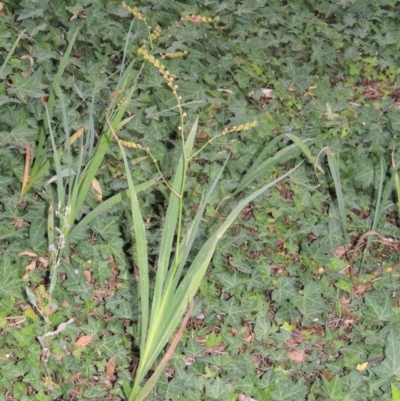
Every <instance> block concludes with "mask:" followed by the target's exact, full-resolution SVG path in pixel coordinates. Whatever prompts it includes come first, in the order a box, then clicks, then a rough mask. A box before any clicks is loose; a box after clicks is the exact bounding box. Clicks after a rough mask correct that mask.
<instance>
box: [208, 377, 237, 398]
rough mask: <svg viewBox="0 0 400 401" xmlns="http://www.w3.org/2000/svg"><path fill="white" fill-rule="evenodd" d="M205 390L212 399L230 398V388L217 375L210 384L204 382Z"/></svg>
mask: <svg viewBox="0 0 400 401" xmlns="http://www.w3.org/2000/svg"><path fill="white" fill-rule="evenodd" d="M205 391H206V395H207V397H210V398H211V399H212V400H218V401H220V400H230V394H231V389H230V388H229V386H228V385H227V384H226V383H224V381H223V380H221V379H220V378H218V377H217V378H216V379H215V380H214V381H213V382H212V383H211V384H208V383H207V384H206V386H205Z"/></svg>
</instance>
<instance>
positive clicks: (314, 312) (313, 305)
mask: <svg viewBox="0 0 400 401" xmlns="http://www.w3.org/2000/svg"><path fill="white" fill-rule="evenodd" d="M322 292H323V285H322V284H321V283H319V282H317V281H311V282H309V283H307V284H306V285H305V286H304V289H303V290H302V291H300V294H298V295H296V296H295V297H294V298H293V299H292V303H293V304H294V305H295V306H296V307H297V308H298V309H299V311H300V312H301V314H302V315H303V316H307V317H310V318H312V317H316V316H318V315H319V314H320V313H322V312H323V311H324V310H325V309H326V308H325V306H324V301H323V299H322V296H321V295H322Z"/></svg>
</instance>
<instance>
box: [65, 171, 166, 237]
mask: <svg viewBox="0 0 400 401" xmlns="http://www.w3.org/2000/svg"><path fill="white" fill-rule="evenodd" d="M157 181H158V180H157V179H153V180H150V181H146V182H144V183H142V184H138V185H136V192H137V193H140V192H143V191H145V190H146V189H148V188H150V187H151V186H153V185H154V184H155V183H156V182H157ZM130 196H131V192H130V190H129V189H127V190H126V191H123V192H119V193H118V194H116V195H114V196H112V197H110V198H108V199H107V200H105V201H103V202H101V203H100V204H99V205H98V206H96V208H95V209H93V210H92V211H91V212H90V213H88V214H87V215H86V216H85V217H84V218H83V219H82V220H81V221H80V222H79V223H78V224H76V225H75V226H74V228H73V229H72V230H71V232H70V233H69V235H68V241H69V242H71V241H73V240H74V238H75V237H76V236H77V235H79V233H80V232H81V231H82V230H83V229H84V228H85V227H86V226H87V225H88V224H89V223H90V222H91V221H92V220H93V219H95V218H96V217H97V216H99V215H103V214H104V213H105V212H106V211H107V210H109V209H111V208H112V207H114V206H115V205H117V204H118V203H120V202H123V201H124V200H125V199H128V198H129V197H130Z"/></svg>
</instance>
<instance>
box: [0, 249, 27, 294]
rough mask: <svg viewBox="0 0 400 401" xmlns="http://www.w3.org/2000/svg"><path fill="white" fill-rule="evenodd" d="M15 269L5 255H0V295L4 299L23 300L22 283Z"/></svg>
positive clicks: (8, 257)
mask: <svg viewBox="0 0 400 401" xmlns="http://www.w3.org/2000/svg"><path fill="white" fill-rule="evenodd" d="M15 267H16V266H15V265H14V264H13V263H12V262H11V258H10V256H9V255H8V254H7V253H3V255H0V282H1V285H0V294H2V295H3V296H6V297H16V298H23V295H22V294H23V290H22V285H23V281H22V280H21V278H20V277H19V274H18V271H17V269H16V268H15Z"/></svg>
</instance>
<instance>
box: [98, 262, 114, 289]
mask: <svg viewBox="0 0 400 401" xmlns="http://www.w3.org/2000/svg"><path fill="white" fill-rule="evenodd" d="M111 270H112V267H111V266H110V263H109V262H106V261H104V260H99V261H98V262H97V267H96V268H95V269H94V271H93V276H94V278H95V279H96V280H97V281H98V282H99V284H100V286H101V288H104V285H105V283H106V281H107V280H108V279H109V278H110V277H111V276H112V272H111Z"/></svg>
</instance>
